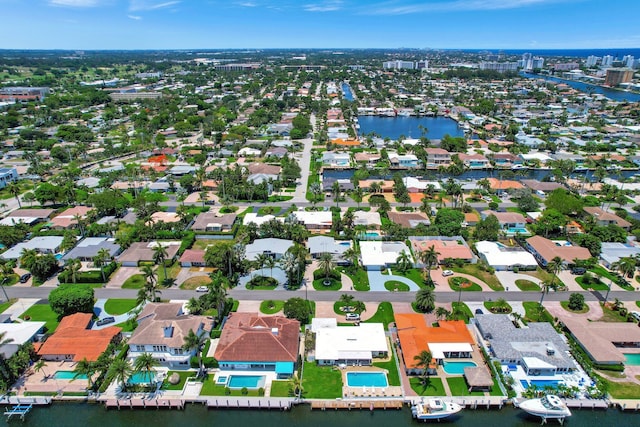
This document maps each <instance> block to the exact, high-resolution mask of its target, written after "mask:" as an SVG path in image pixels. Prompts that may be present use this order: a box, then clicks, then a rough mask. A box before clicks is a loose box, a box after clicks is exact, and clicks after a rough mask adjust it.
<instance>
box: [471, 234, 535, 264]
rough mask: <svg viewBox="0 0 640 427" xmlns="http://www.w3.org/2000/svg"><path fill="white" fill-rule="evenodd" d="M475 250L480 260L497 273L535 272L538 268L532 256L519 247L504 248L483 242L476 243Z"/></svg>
mask: <svg viewBox="0 0 640 427" xmlns="http://www.w3.org/2000/svg"><path fill="white" fill-rule="evenodd" d="M476 250H477V251H478V255H479V256H480V258H481V259H483V260H484V261H485V262H486V263H487V265H489V266H491V267H493V268H494V269H495V270H497V271H505V270H513V269H519V270H535V269H536V268H537V267H538V263H537V261H536V259H535V258H534V257H533V255H531V254H530V253H529V252H527V251H525V250H524V249H522V248H520V247H519V246H514V247H506V246H504V245H502V244H500V243H497V242H488V241H486V240H485V241H481V242H477V243H476Z"/></svg>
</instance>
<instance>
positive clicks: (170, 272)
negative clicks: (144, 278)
mask: <svg viewBox="0 0 640 427" xmlns="http://www.w3.org/2000/svg"><path fill="white" fill-rule="evenodd" d="M181 268H182V267H181V266H180V263H179V262H178V261H176V262H174V263H173V264H171V265H169V266H167V276H169V277H170V278H172V279H175V278H176V277H178V273H180V269H181ZM156 274H157V275H158V283H160V284H162V281H163V280H164V279H165V277H164V268H163V267H162V266H161V265H159V266H158V268H156Z"/></svg>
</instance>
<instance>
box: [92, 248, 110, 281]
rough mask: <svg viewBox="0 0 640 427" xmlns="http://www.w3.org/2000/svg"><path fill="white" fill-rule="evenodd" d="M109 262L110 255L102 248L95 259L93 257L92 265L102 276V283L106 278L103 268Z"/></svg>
mask: <svg viewBox="0 0 640 427" xmlns="http://www.w3.org/2000/svg"><path fill="white" fill-rule="evenodd" d="M110 260H111V253H109V250H108V249H107V248H102V249H100V250H99V251H98V253H97V254H96V256H95V257H93V264H94V265H95V266H96V267H100V273H101V274H102V281H103V282H106V281H107V278H106V277H105V275H104V266H105V265H106V264H108V261H110Z"/></svg>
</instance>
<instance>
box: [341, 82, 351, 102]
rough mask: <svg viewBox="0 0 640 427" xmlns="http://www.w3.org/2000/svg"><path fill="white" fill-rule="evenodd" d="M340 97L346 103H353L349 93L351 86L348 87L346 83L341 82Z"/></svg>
mask: <svg viewBox="0 0 640 427" xmlns="http://www.w3.org/2000/svg"><path fill="white" fill-rule="evenodd" d="M342 95H343V96H344V99H346V100H347V101H353V92H352V91H351V86H349V84H348V83H346V82H342Z"/></svg>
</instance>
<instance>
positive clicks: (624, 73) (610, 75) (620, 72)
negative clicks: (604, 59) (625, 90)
mask: <svg viewBox="0 0 640 427" xmlns="http://www.w3.org/2000/svg"><path fill="white" fill-rule="evenodd" d="M632 79H633V70H631V69H629V68H609V69H608V70H607V75H606V77H605V78H604V84H605V85H607V86H612V87H613V86H618V85H619V84H620V83H627V82H630V81H631V80H632Z"/></svg>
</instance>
